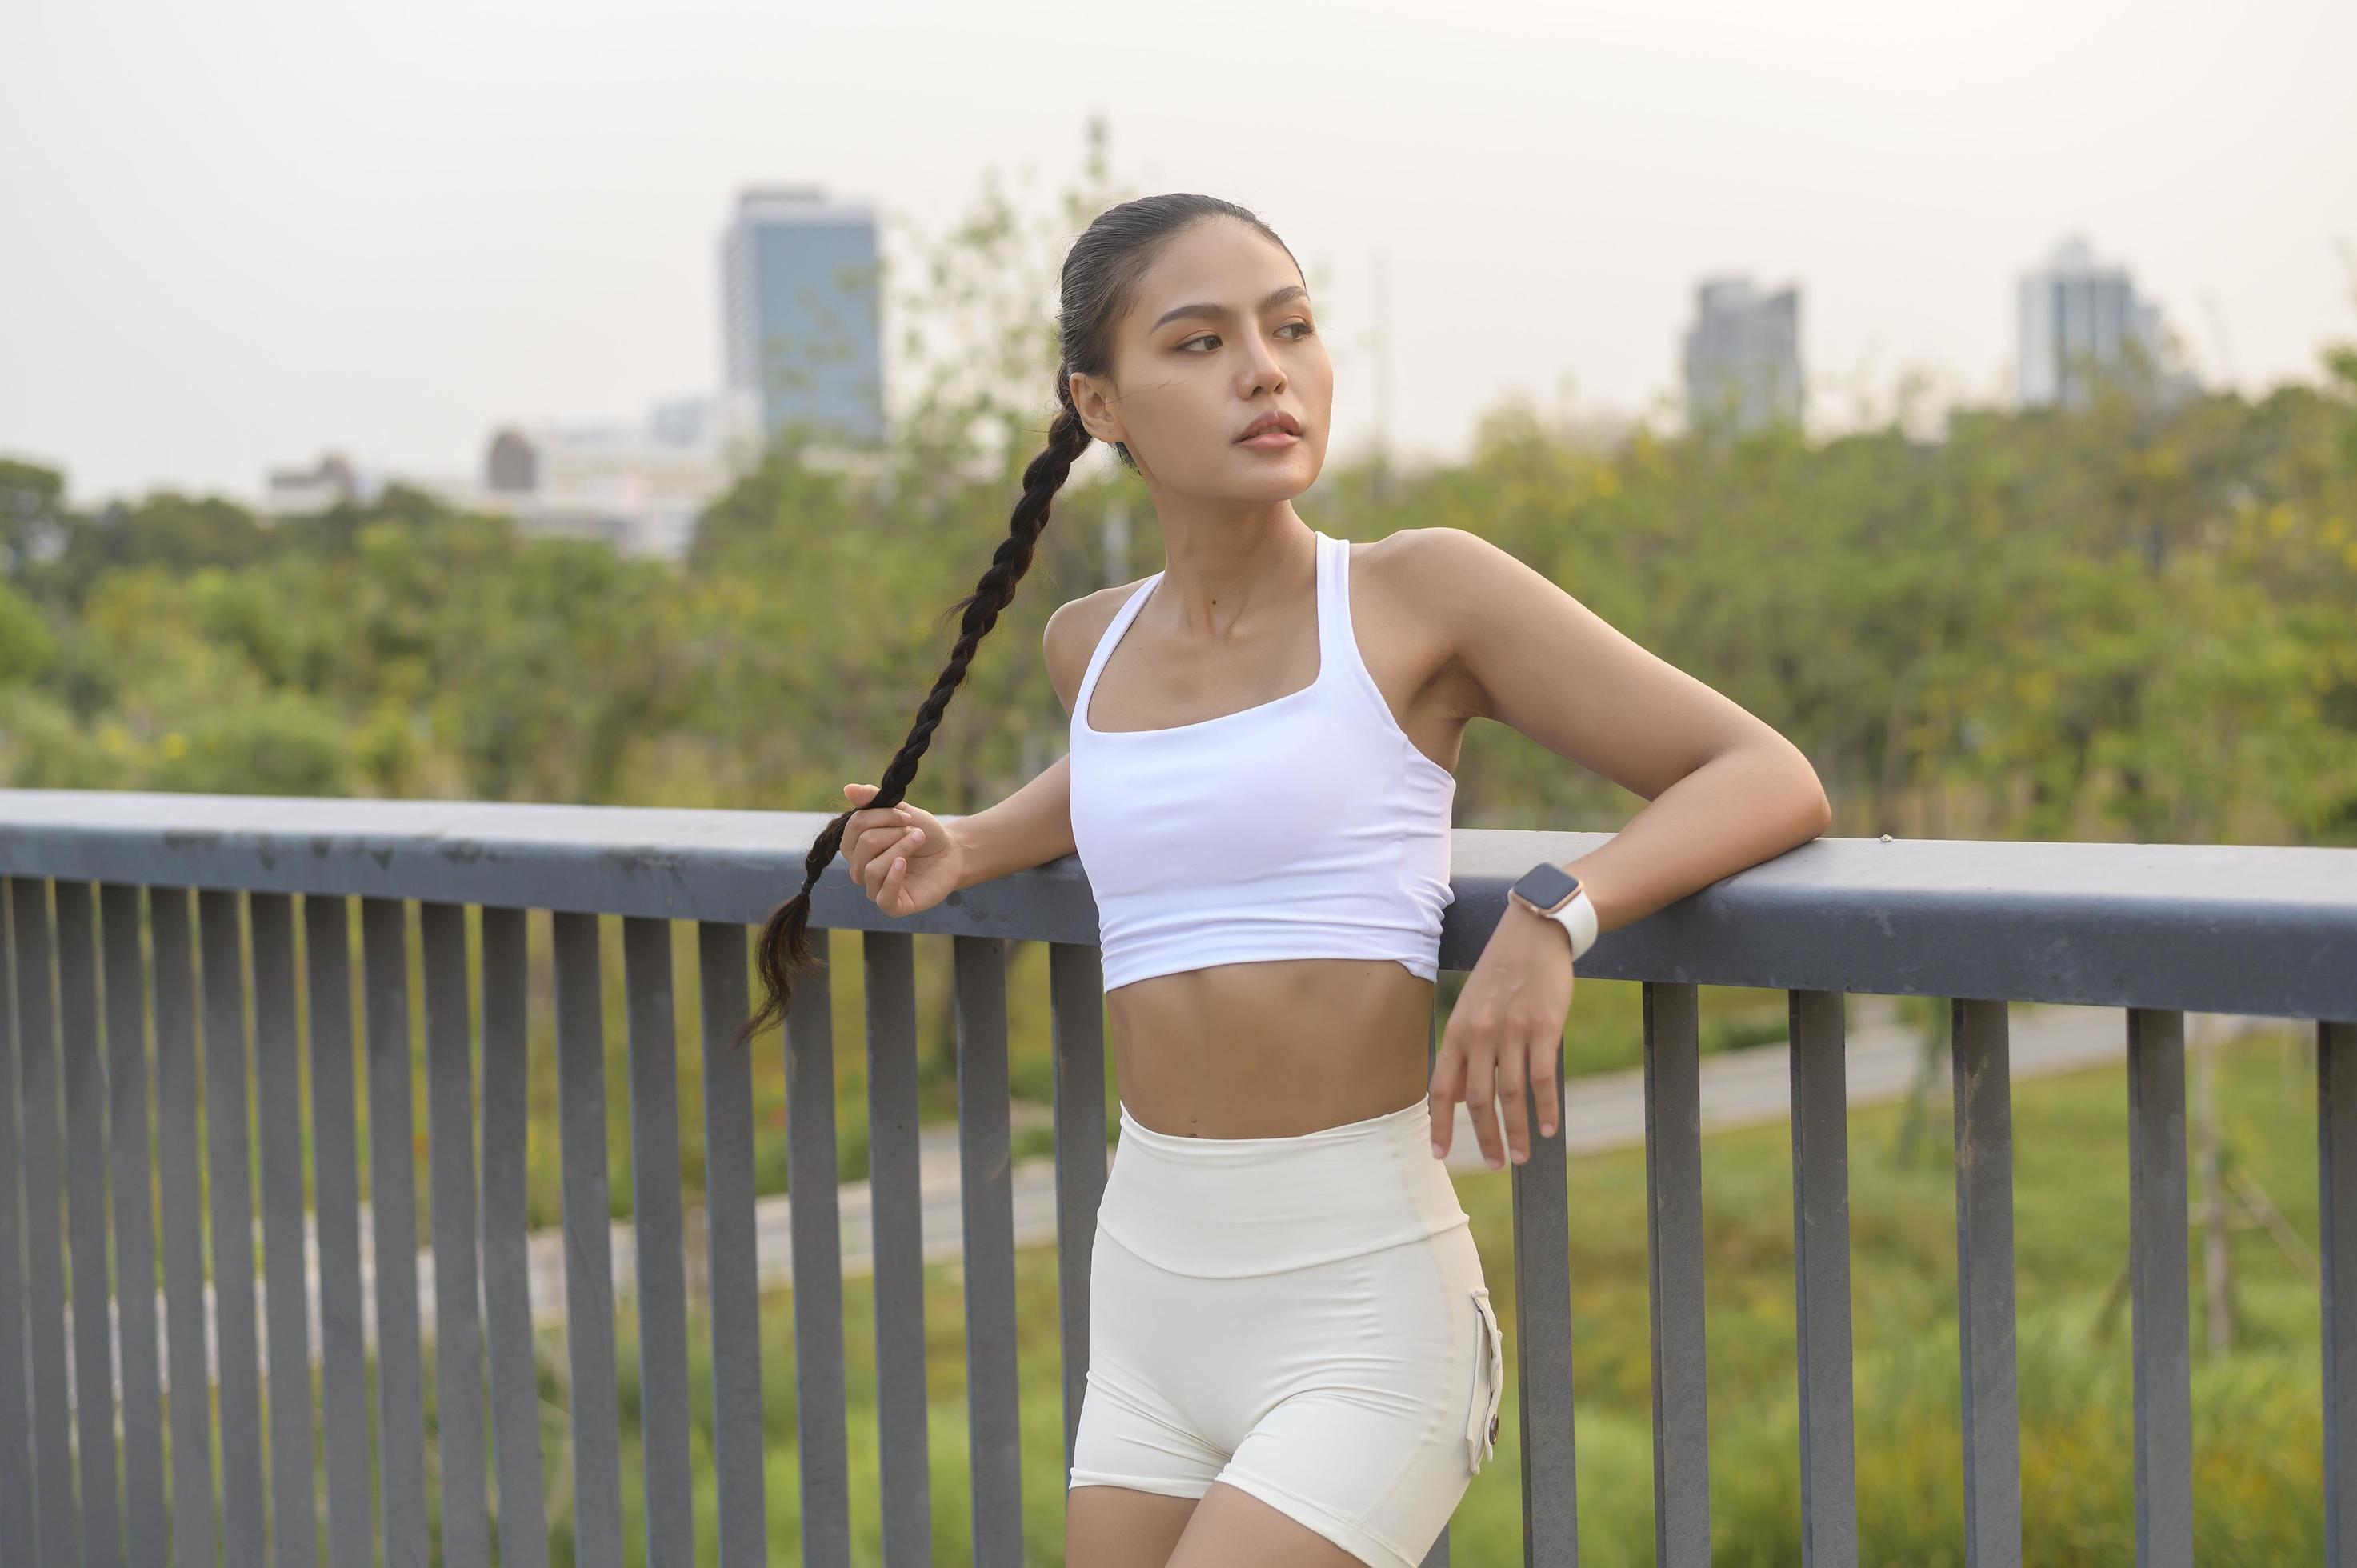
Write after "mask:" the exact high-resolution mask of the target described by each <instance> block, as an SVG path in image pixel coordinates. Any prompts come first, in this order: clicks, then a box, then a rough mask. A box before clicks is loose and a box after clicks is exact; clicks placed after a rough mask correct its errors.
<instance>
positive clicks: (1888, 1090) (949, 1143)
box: [67, 997, 2297, 1362]
mask: <svg viewBox="0 0 2357 1568" xmlns="http://www.w3.org/2000/svg"><path fill="white" fill-rule="evenodd" d="M1859 1003H1860V1009H1861V1013H1862V1015H1863V1016H1864V1018H1865V1019H1867V1020H1873V1019H1875V1018H1877V1017H1879V1018H1881V1019H1883V1020H1885V1021H1879V1022H1876V1021H1864V1022H1860V1023H1857V1024H1855V1025H1853V1026H1852V1027H1851V1029H1850V1031H1849V1035H1848V1038H1847V1048H1846V1052H1845V1054H1844V1061H1845V1064H1846V1069H1847V1070H1846V1078H1847V1088H1848V1090H1849V1103H1850V1104H1851V1105H1853V1106H1862V1105H1878V1104H1884V1103H1887V1102H1889V1101H1896V1100H1900V1099H1903V1098H1904V1097H1905V1095H1906V1092H1907V1088H1908V1085H1909V1084H1910V1082H1911V1081H1912V1080H1913V1079H1914V1076H1915V1074H1916V1073H1917V1072H1918V1071H1919V1070H1920V1061H1919V1058H1920V1054H1921V1047H1920V1039H1919V1036H1917V1034H1916V1033H1915V1031H1914V1030H1912V1029H1910V1028H1909V1027H1908V1026H1905V1025H1903V1024H1898V1023H1893V1022H1889V1021H1887V1020H1888V1017H1889V1012H1890V1008H1889V999H1888V998H1883V997H1861V998H1859ZM2284 1026H2295V1027H2296V1026H2297V1024H2296V1021H2294V1020H2289V1019H2282V1018H2266V1017H2244V1016H2240V1015H2210V1014H2201V1015H2188V1028H2189V1030H2190V1029H2193V1028H2196V1027H2201V1028H2206V1029H2207V1030H2209V1031H2211V1033H2210V1034H2208V1035H2205V1036H2203V1037H2204V1038H2214V1037H2217V1036H2220V1035H2227V1036H2239V1035H2242V1034H2244V1033H2248V1032H2250V1031H2252V1030H2254V1029H2261V1028H2280V1027H2284ZM2009 1044H2010V1056H2011V1065H2012V1076H2013V1078H2014V1079H2015V1080H2017V1081H2018V1080H2021V1079H2033V1078H2046V1077H2050V1076H2052V1075H2054V1074H2058V1073H2066V1072H2076V1071H2079V1070H2081V1069H2084V1068H2091V1067H2099V1066H2103V1065H2104V1064H2107V1063H2120V1062H2124V1061H2125V1060H2126V1055H2127V1039H2126V1022H2125V1018H2124V1015H2123V1013H2122V1012H2121V1010H2120V1009H2119V1008H2116V1007H2064V1006H2032V1005H2028V1004H2015V1005H2014V1007H2013V1009H2012V1028H2011V1030H2010V1033H2009ZM1941 1058H1942V1059H1941V1064H1940V1066H1939V1069H1938V1074H1937V1079H1936V1085H1935V1092H1936V1093H1937V1094H1938V1095H1939V1096H1940V1097H1941V1098H1942V1099H1944V1098H1945V1097H1946V1095H1947V1091H1948V1073H1947V1066H1946V1048H1945V1046H1944V1044H1943V1047H1942V1052H1941ZM1700 1065H1701V1083H1702V1129H1703V1131H1704V1132H1705V1133H1712V1132H1717V1131H1720V1130H1722V1129H1726V1128H1730V1127H1742V1126H1750V1125H1754V1124H1757V1123H1760V1122H1783V1121H1785V1120H1786V1119H1787V1117H1788V1116H1789V1114H1790V1112H1791V1106H1792V1097H1791V1091H1792V1079H1791V1069H1790V1066H1789V1063H1788V1061H1787V1059H1786V1050H1785V1047H1784V1045H1783V1043H1782V1042H1777V1043H1773V1044H1770V1045H1762V1046H1752V1047H1746V1048H1743V1049H1740V1050H1734V1051H1726V1052H1721V1053H1718V1054H1716V1055H1712V1056H1706V1057H1705V1058H1702V1062H1701V1064H1700ZM1644 1094H1645V1088H1644V1072H1643V1069H1641V1068H1635V1069H1629V1070H1627V1071H1623V1072H1616V1073H1607V1074H1601V1075H1598V1076H1595V1077H1589V1078H1582V1079H1575V1080H1573V1081H1572V1083H1571V1084H1570V1085H1569V1086H1568V1092H1567V1094H1566V1105H1565V1114H1564V1137H1565V1140H1566V1150H1567V1152H1568V1153H1569V1154H1570V1155H1572V1156H1573V1157H1575V1158H1577V1157H1578V1156H1581V1155H1597V1154H1602V1153H1605V1152H1608V1151H1609V1150H1614V1149H1620V1148H1626V1147H1629V1146H1631V1145H1641V1144H1643V1142H1644V1135H1645V1133H1644V1128H1645V1099H1644ZM1012 1114H1013V1120H1014V1132H1016V1133H1021V1132H1023V1131H1024V1130H1025V1129H1026V1128H1028V1127H1031V1126H1039V1125H1051V1124H1052V1122H1053V1120H1054V1116H1053V1113H1052V1112H1050V1111H1049V1110H1048V1109H1046V1108H1045V1107H1041V1106H1034V1105H1027V1104H1017V1105H1016V1106H1015V1107H1013V1111H1012ZM1107 1157H1108V1161H1110V1158H1111V1151H1110V1150H1108V1151H1107ZM1447 1163H1448V1167H1449V1168H1450V1169H1451V1170H1454V1171H1465V1172H1471V1171H1487V1170H1488V1168H1489V1167H1488V1165H1486V1164H1485V1163H1484V1162H1483V1160H1482V1157H1481V1149H1480V1143H1479V1142H1478V1140H1476V1138H1475V1137H1474V1134H1473V1123H1472V1118H1471V1117H1470V1115H1469V1113H1468V1112H1466V1110H1465V1108H1464V1107H1463V1106H1461V1105H1460V1106H1458V1110H1457V1129H1456V1133H1455V1135H1454V1136H1453V1138H1452V1139H1451V1142H1450V1144H1449V1152H1448V1162H1447ZM918 1168H919V1172H920V1176H919V1180H920V1186H921V1188H922V1190H923V1194H924V1220H923V1236H924V1255H925V1258H926V1260H927V1261H928V1262H933V1261H938V1260H945V1259H953V1258H956V1257H958V1256H959V1255H960V1254H961V1253H962V1251H963V1219H962V1216H961V1213H960V1210H959V1202H958V1200H959V1191H960V1186H961V1182H960V1175H959V1167H958V1144H957V1128H956V1127H955V1125H954V1124H944V1125H940V1126H933V1127H928V1128H925V1129H923V1130H922V1131H921V1132H920V1133H919V1136H918ZM1011 1179H1012V1181H1013V1185H1014V1199H1015V1244H1016V1245H1017V1246H1018V1247H1029V1246H1045V1245H1048V1244H1049V1243H1051V1242H1053V1241H1054V1240H1055V1239H1056V1163H1055V1160H1054V1157H1053V1156H1052V1155H1038V1156H1034V1157H1033V1158H1030V1159H1028V1160H1022V1161H1018V1162H1017V1164H1016V1165H1015V1166H1014V1169H1013V1171H1012V1173H1011ZM840 1204H841V1208H840V1213H841V1223H842V1235H843V1272H844V1273H845V1275H846V1276H851V1275H859V1274H866V1273H871V1272H873V1269H874V1266H875V1265H874V1258H873V1255H872V1254H871V1252H870V1250H869V1242H870V1240H871V1231H872V1220H871V1217H870V1216H871V1210H870V1206H869V1194H868V1186H867V1184H866V1182H864V1181H860V1182H853V1183H849V1184H847V1185H846V1186H845V1187H844V1188H843V1189H842V1193H841V1195H840ZM754 1212H755V1216H756V1220H755V1223H756V1226H757V1228H758V1232H759V1240H758V1242H757V1250H758V1252H759V1272H760V1280H761V1283H762V1284H763V1285H764V1286H770V1285H779V1284H789V1283H791V1282H792V1279H793V1263H792V1259H793V1249H792V1240H791V1239H792V1225H791V1218H790V1210H789V1208H788V1200H787V1197H786V1195H784V1194H783V1193H780V1194H777V1195H775V1196H772V1197H764V1198H762V1199H760V1200H759V1202H758V1203H757V1204H756V1205H755V1209H754ZM698 1219H699V1215H698V1213H697V1212H695V1211H691V1212H690V1214H689V1217H688V1233H687V1252H688V1269H689V1289H690V1292H691V1294H697V1293H699V1292H700V1289H701V1286H700V1283H699V1282H698V1276H699V1275H700V1273H702V1256H703V1251H704V1241H703V1236H702V1232H701V1230H700V1229H699V1228H698ZM309 1225H310V1219H309V1217H308V1216H306V1218H305V1227H306V1230H307V1232H308V1229H309ZM369 1232H370V1224H369V1213H368V1210H367V1208H366V1207H365V1206H363V1207H362V1208H361V1268H362V1271H363V1277H362V1281H361V1309H362V1318H363V1332H364V1333H365V1335H366V1337H367V1338H368V1340H369V1342H370V1343H371V1344H374V1343H375V1338H376V1285H375V1280H374V1271H373V1269H372V1268H371V1265H370V1263H369V1260H370V1259H371V1257H372V1256H373V1252H374V1249H373V1242H372V1240H371V1236H370V1233H369ZM636 1243H637V1232H636V1231H635V1230H633V1229H632V1227H631V1225H630V1222H629V1221H627V1220H620V1221H617V1222H616V1223H615V1224H614V1227H613V1232H612V1244H613V1262H614V1288H615V1290H616V1292H617V1293H619V1294H624V1295H628V1294H632V1293H633V1292H634V1291H635V1290H636V1289H637V1283H638V1273H637V1270H638V1262H637V1252H636ZM256 1245H257V1246H259V1245H260V1241H259V1238H258V1237H257V1240H256ZM528 1251H529V1255H530V1258H531V1270H532V1300H533V1316H535V1317H536V1318H537V1319H539V1320H540V1321H542V1322H544V1323H552V1322H562V1321H563V1320H564V1316H565V1236H564V1232H563V1230H561V1229H555V1228H552V1229H549V1230H537V1231H534V1232H533V1234H532V1236H531V1237H530V1239H529V1243H528ZM306 1255H307V1258H308V1259H309V1260H310V1266H311V1273H310V1290H309V1293H308V1294H309V1297H310V1318H311V1356H312V1359H313V1360H314V1361H315V1362H316V1361H317V1359H318V1356H319V1307H318V1273H317V1257H318V1251H317V1242H316V1240H315V1239H313V1238H310V1237H309V1236H308V1235H307V1248H306ZM417 1276H418V1278H417V1284H418V1297H419V1307H418V1311H419V1321H420V1323H421V1325H422V1327H423V1331H424V1333H425V1336H426V1337H429V1338H430V1337H432V1336H433V1333H434V1254H433V1252H432V1251H430V1250H425V1251H420V1252H419V1253H418V1257H417ZM255 1289H256V1305H255V1313H256V1326H257V1328H259V1329H262V1330H263V1331H264V1333H263V1337H264V1340H265V1341H266V1340H267V1337H268V1336H267V1331H266V1323H267V1318H266V1316H264V1305H263V1304H264V1300H265V1299H266V1287H265V1286H264V1284H263V1283H262V1282H259V1281H257V1282H256V1286H255ZM157 1307H158V1325H157V1328H158V1335H159V1339H160V1337H161V1334H162V1331H163V1326H164V1325H163V1322H162V1317H163V1304H162V1302H161V1300H160V1299H159V1300H158V1303H157ZM205 1314H206V1321H207V1333H206V1336H205V1341H206V1346H207V1353H208V1355H209V1356H210V1354H211V1347H212V1345H213V1335H212V1333H211V1317H212V1291H211V1287H210V1285H208V1286H207V1288H206V1292H205ZM67 1334H68V1338H67V1343H68V1344H70V1343H71V1342H72V1340H71V1323H70V1318H69V1322H68V1328H67ZM159 1353H160V1352H159ZM67 1359H68V1361H69V1362H70V1361H71V1359H72V1358H71V1357H70V1356H69V1357H68V1358H67Z"/></svg>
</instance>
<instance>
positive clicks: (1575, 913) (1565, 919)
mask: <svg viewBox="0 0 2357 1568" xmlns="http://www.w3.org/2000/svg"><path fill="white" fill-rule="evenodd" d="M1506 897H1508V898H1510V899H1512V900H1513V901H1514V902H1515V903H1517V904H1520V905H1521V906H1522V907H1523V908H1525V909H1528V910H1530V911H1531V912H1532V913H1533V914H1534V915H1544V916H1545V917H1546V918H1548V919H1550V920H1553V921H1555V923H1556V924H1557V925H1560V926H1561V927H1562V928H1563V929H1565V930H1566V932H1568V933H1569V934H1570V936H1571V956H1572V958H1573V960H1574V961H1577V960H1578V959H1579V958H1580V957H1581V955H1583V954H1584V953H1586V952H1587V950H1588V949H1589V948H1591V947H1594V946H1595V945H1596V935H1597V932H1596V904H1595V901H1594V900H1592V899H1590V898H1589V897H1588V896H1587V888H1585V887H1582V886H1580V885H1579V878H1578V877H1577V876H1574V875H1572V874H1571V873H1570V872H1568V871H1566V870H1565V869H1564V868H1563V867H1562V866H1560V865H1555V864H1554V863H1553V862H1552V861H1544V860H1543V861H1541V862H1539V864H1538V865H1534V866H1532V867H1531V868H1530V869H1529V870H1528V871H1525V872H1523V875H1521V876H1520V877H1519V878H1517V879H1516V880H1515V883H1514V885H1513V886H1512V887H1509V888H1507V889H1506Z"/></svg>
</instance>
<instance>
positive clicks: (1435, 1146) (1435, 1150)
mask: <svg viewBox="0 0 2357 1568" xmlns="http://www.w3.org/2000/svg"><path fill="white" fill-rule="evenodd" d="M1432 1157H1433V1158H1434V1159H1436V1160H1437V1159H1438V1158H1440V1145H1439V1144H1433V1145H1432Z"/></svg>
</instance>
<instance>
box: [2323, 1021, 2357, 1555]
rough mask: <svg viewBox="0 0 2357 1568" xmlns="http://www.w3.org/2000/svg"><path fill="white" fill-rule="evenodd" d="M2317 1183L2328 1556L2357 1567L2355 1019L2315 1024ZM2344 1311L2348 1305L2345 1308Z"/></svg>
mask: <svg viewBox="0 0 2357 1568" xmlns="http://www.w3.org/2000/svg"><path fill="white" fill-rule="evenodd" d="M2316 1181H2317V1195H2316V1196H2317V1219H2318V1227H2317V1228H2318V1230H2319V1232H2320V1233H2321V1234H2320V1235H2319V1238H2318V1249H2317V1250H2318V1252H2319V1262H2320V1263H2321V1265H2322V1267H2321V1269H2320V1271H2319V1273H2320V1274H2321V1282H2320V1283H2321V1285H2322V1296H2323V1301H2322V1306H2323V1326H2324V1332H2323V1335H2322V1340H2323V1351H2324V1561H2325V1563H2326V1565H2327V1568H2357V1522H2352V1521H2351V1520H2348V1519H2347V1517H2346V1516H2347V1513H2348V1510H2349V1509H2350V1507H2351V1506H2352V1500H2357V1246H2349V1247H2344V1246H2342V1245H2341V1241H2342V1240H2344V1238H2343V1237H2342V1235H2341V1228H2342V1227H2343V1226H2345V1225H2348V1224H2351V1223H2352V1222H2357V1023H2335V1022H2333V1021H2332V1020H2330V1019H2319V1021H2318V1023H2317V1026H2316ZM2344 1309H2347V1310H2344Z"/></svg>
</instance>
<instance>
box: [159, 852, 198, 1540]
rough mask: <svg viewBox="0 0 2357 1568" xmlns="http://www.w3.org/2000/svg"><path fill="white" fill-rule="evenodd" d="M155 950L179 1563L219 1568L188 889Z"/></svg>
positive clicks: (164, 917)
mask: <svg viewBox="0 0 2357 1568" xmlns="http://www.w3.org/2000/svg"><path fill="white" fill-rule="evenodd" d="M148 907H149V918H150V921H151V922H152V924H153V926H154V929H155V941H156V1176H157V1178H158V1181H157V1190H158V1192H159V1194H160V1195H161V1201H160V1205H159V1208H158V1211H157V1215H156V1218H157V1219H158V1221H159V1223H160V1224H161V1227H162V1229H163V1232H164V1310H165V1314H166V1317H165V1337H166V1338H165V1351H166V1361H165V1365H166V1368H167V1379H168V1380H169V1382H170V1385H171V1402H172V1409H171V1420H172V1561H173V1563H174V1564H175V1565H176V1568H177V1565H178V1564H184V1563H210V1562H212V1561H213V1455H212V1440H213V1439H212V1432H213V1428H212V1398H211V1384H212V1374H211V1369H210V1365H209V1358H208V1356H207V1353H206V1350H205V1346H206V1344H207V1342H208V1339H209V1336H208V1334H207V1333H206V1329H205V1253H204V1237H205V1229H204V1205H203V1197H204V1179H203V1177H202V1176H200V1175H199V1171H198V1166H197V1116H198V1112H199V1101H200V1100H201V1098H202V1095H203V1092H204V1091H203V1089H202V1087H201V1086H200V1083H199V1076H198V1069H197V988H196V946H195V943H194V942H193V941H192V940H190V934H189V919H188V888H185V887H157V888H154V889H151V890H150V893H149V906H148Z"/></svg>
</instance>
